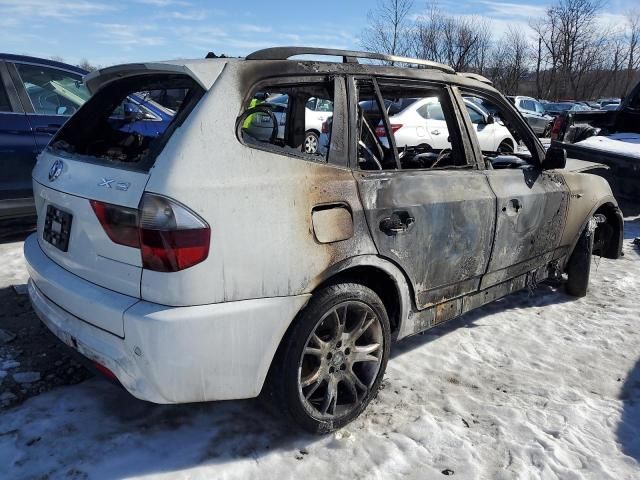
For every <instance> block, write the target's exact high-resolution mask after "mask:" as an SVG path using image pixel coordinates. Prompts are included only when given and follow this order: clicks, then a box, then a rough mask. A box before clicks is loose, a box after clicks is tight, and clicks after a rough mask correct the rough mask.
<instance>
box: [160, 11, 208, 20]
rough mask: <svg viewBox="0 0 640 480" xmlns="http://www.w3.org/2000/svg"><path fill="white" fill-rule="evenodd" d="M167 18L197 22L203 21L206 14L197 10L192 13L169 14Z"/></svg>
mask: <svg viewBox="0 0 640 480" xmlns="http://www.w3.org/2000/svg"><path fill="white" fill-rule="evenodd" d="M168 17H170V18H173V19H175V20H185V21H199V20H204V19H205V18H206V17H207V12H205V11H204V10H197V11H192V12H170V13H169V15H168Z"/></svg>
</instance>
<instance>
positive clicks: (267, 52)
mask: <svg viewBox="0 0 640 480" xmlns="http://www.w3.org/2000/svg"><path fill="white" fill-rule="evenodd" d="M296 55H326V56H332V57H342V61H343V62H344V63H358V58H367V59H370V60H384V61H387V62H399V63H410V64H413V65H420V66H422V67H427V68H433V69H436V70H441V71H443V72H447V73H455V70H454V69H453V68H451V67H450V66H449V65H443V64H442V63H437V62H432V61H430V60H421V59H419V58H408V57H398V56H395V55H385V54H382V53H373V52H357V51H354V50H338V49H333V48H317V47H273V48H265V49H263V50H258V51H256V52H253V53H250V54H249V55H247V56H246V57H245V58H246V59H247V60H287V59H289V58H290V57H294V56H296Z"/></svg>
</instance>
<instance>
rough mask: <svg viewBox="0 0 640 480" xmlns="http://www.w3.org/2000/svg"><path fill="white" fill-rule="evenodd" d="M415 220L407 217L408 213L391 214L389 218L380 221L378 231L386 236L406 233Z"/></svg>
mask: <svg viewBox="0 0 640 480" xmlns="http://www.w3.org/2000/svg"><path fill="white" fill-rule="evenodd" d="M414 223H416V219H415V218H413V217H412V216H411V215H409V213H408V212H404V211H403V212H393V213H392V214H391V216H390V217H385V218H383V219H382V220H380V231H382V232H383V233H385V234H386V235H389V236H391V235H397V234H399V233H405V232H407V231H408V230H409V229H410V228H411V227H412V226H413V224H414Z"/></svg>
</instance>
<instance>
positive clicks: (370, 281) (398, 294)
mask: <svg viewBox="0 0 640 480" xmlns="http://www.w3.org/2000/svg"><path fill="white" fill-rule="evenodd" d="M343 282H345V283H346V282H351V283H360V284H362V285H365V286H367V287H369V288H371V289H372V290H373V291H374V292H376V294H378V296H379V297H380V299H381V300H382V303H383V304H384V306H385V308H386V310H387V315H388V316H389V323H390V326H391V338H392V341H396V340H397V339H398V338H401V337H404V336H406V334H405V333H404V332H405V329H404V327H405V324H406V323H407V319H408V316H409V313H410V311H411V309H412V308H413V301H412V298H413V297H412V292H411V290H410V286H409V283H408V281H407V278H406V277H405V275H404V273H403V272H402V270H400V268H399V267H398V266H396V265H395V264H393V263H392V262H390V261H388V260H385V259H383V258H381V257H378V256H376V255H359V256H357V257H352V258H349V259H347V260H344V261H342V262H338V263H336V264H334V265H332V266H331V267H329V268H328V269H327V270H326V271H325V272H324V273H323V274H322V275H320V276H318V277H316V279H315V280H314V281H312V282H311V283H310V284H309V287H308V288H307V291H306V293H311V294H313V293H314V292H317V291H319V290H321V289H322V288H324V287H327V286H329V285H333V284H336V283H343ZM309 298H311V297H309ZM307 303H308V302H307ZM306 305H307V304H306V303H305V305H303V306H302V308H300V310H299V311H298V313H297V314H296V315H295V317H294V318H293V320H292V321H291V322H290V323H289V326H288V327H287V329H286V331H285V332H284V334H283V335H282V337H281V338H280V341H279V343H278V347H277V348H276V351H275V354H274V355H273V357H272V359H271V364H270V365H269V371H268V373H267V375H266V377H265V379H264V383H263V392H264V391H265V389H264V386H265V385H267V384H268V383H269V378H270V377H271V376H272V375H274V372H273V368H272V367H273V365H274V364H275V363H276V359H277V358H278V356H279V355H281V354H282V345H283V344H284V343H285V339H286V338H287V337H288V336H289V335H290V332H291V330H292V329H293V327H294V325H295V324H296V323H297V321H298V318H299V316H300V314H301V313H302V312H303V311H304V309H305V308H306Z"/></svg>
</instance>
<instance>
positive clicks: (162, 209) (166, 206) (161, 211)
mask: <svg viewBox="0 0 640 480" xmlns="http://www.w3.org/2000/svg"><path fill="white" fill-rule="evenodd" d="M91 207H92V208H93V211H94V212H95V214H96V216H97V217H98V220H99V221H100V224H101V225H102V228H104V231H105V233H106V234H107V236H108V237H109V238H110V239H111V241H113V242H114V243H117V244H119V245H125V246H128V247H133V248H139V249H140V252H141V255H142V266H143V268H146V269H149V270H154V271H156V272H177V271H178V270H184V269H185V268H189V267H192V266H194V265H196V264H198V263H200V262H202V261H203V260H205V259H206V258H207V256H208V255H209V242H210V239H211V229H210V228H209V225H207V223H206V222H205V221H204V220H202V219H201V218H200V217H199V216H198V215H196V214H195V213H193V212H192V211H191V210H189V209H188V208H187V207H185V206H183V205H181V204H179V203H178V202H176V201H175V200H172V199H170V198H167V197H162V196H160V195H155V194H152V193H145V194H144V195H143V196H142V200H141V202H140V207H139V208H138V209H133V208H126V207H120V206H118V205H112V204H109V203H104V202H98V201H96V200H91Z"/></svg>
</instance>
